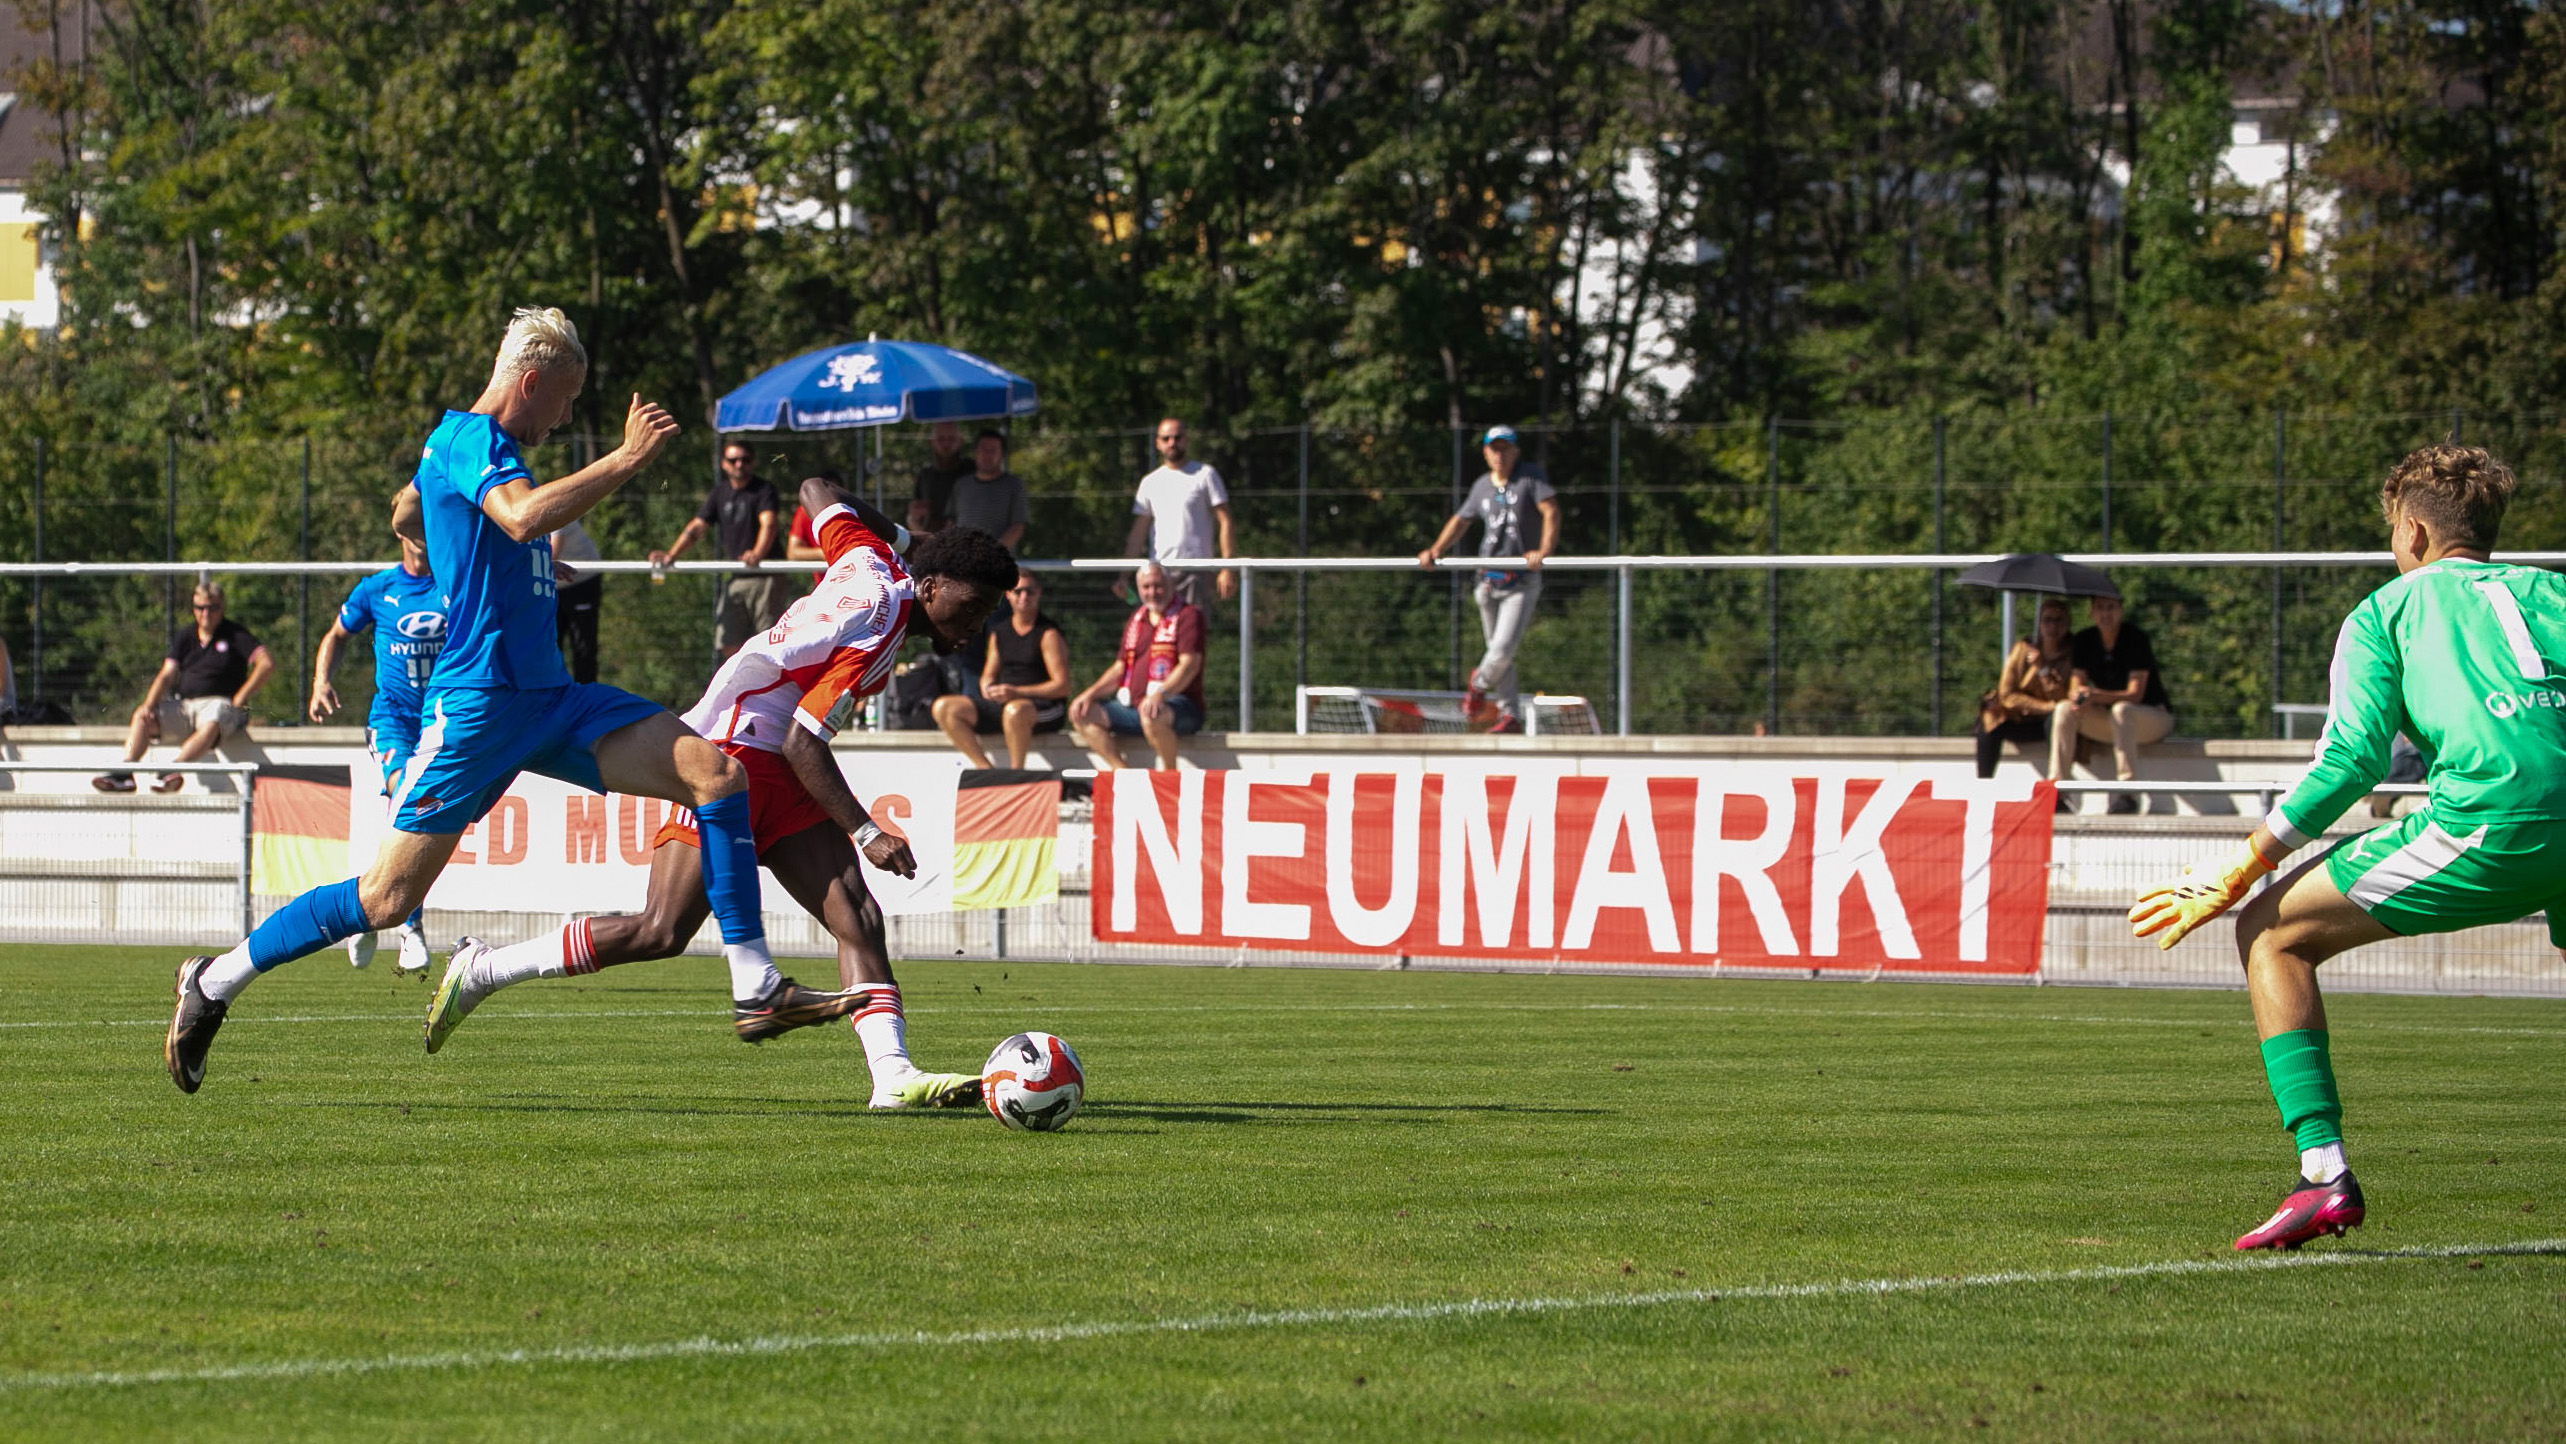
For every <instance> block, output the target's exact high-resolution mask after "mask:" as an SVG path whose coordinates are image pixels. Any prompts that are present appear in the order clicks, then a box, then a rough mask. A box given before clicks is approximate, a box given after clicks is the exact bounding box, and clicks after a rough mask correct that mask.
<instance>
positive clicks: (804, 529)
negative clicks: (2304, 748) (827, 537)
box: [793, 506, 820, 547]
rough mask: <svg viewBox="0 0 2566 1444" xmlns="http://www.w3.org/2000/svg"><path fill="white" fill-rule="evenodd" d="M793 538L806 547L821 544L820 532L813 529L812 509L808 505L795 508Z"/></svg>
mask: <svg viewBox="0 0 2566 1444" xmlns="http://www.w3.org/2000/svg"><path fill="white" fill-rule="evenodd" d="M793 540H794V541H795V542H798V543H800V544H801V545H803V546H806V547H816V546H818V545H819V544H820V538H819V534H818V533H816V532H814V531H812V530H811V509H810V508H809V507H807V506H797V507H795V508H793Z"/></svg>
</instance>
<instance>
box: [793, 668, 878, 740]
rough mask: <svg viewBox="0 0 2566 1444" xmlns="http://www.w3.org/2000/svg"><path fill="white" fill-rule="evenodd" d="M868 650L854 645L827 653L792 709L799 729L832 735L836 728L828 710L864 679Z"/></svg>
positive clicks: (835, 708) (834, 706) (827, 735)
mask: <svg viewBox="0 0 2566 1444" xmlns="http://www.w3.org/2000/svg"><path fill="white" fill-rule="evenodd" d="M870 661H872V656H871V654H870V653H867V652H865V651H864V650H862V649H861V648H857V647H840V648H838V649H837V650H836V651H833V652H831V653H829V659H828V660H827V661H826V662H823V663H821V664H820V674H819V675H818V676H816V677H813V678H812V679H811V681H810V684H809V685H808V686H805V687H804V688H803V689H802V702H801V705H800V706H798V707H796V708H795V709H794V711H793V720H794V721H796V722H799V723H800V724H802V729H803V730H804V731H806V732H810V733H813V734H814V735H817V736H821V737H835V736H836V735H837V729H836V728H835V727H832V726H830V725H829V714H830V713H831V712H834V711H836V710H837V705H838V700H839V699H840V698H842V697H845V696H846V695H847V694H849V693H851V692H853V691H854V690H855V689H856V686H857V684H858V683H860V682H862V681H863V680H864V669H865V665H866V664H867V663H869V662H870Z"/></svg>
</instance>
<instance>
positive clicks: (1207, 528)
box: [1114, 416, 1238, 607]
mask: <svg viewBox="0 0 2566 1444" xmlns="http://www.w3.org/2000/svg"><path fill="white" fill-rule="evenodd" d="M1158 455H1159V459H1160V463H1161V464H1160V466H1159V468H1158V469H1157V470H1156V471H1153V472H1151V473H1150V474H1149V475H1147V476H1144V477H1142V478H1141V479H1140V490H1138V491H1137V492H1135V493H1133V495H1132V531H1131V535H1130V536H1129V537H1127V538H1125V539H1124V541H1123V555H1124V556H1127V557H1136V556H1140V555H1142V554H1143V550H1144V548H1145V549H1146V551H1147V554H1148V555H1149V556H1150V557H1152V558H1154V559H1156V560H1158V561H1162V562H1172V561H1183V560H1188V559H1191V558H1195V557H1211V556H1223V557H1228V556H1236V555H1238V553H1236V552H1235V551H1232V550H1231V549H1230V494H1229V491H1228V490H1227V489H1226V488H1224V487H1223V486H1222V485H1221V474H1220V473H1219V472H1218V471H1215V470H1213V469H1212V465H1211V463H1210V462H1207V461H1188V460H1186V459H1185V423H1184V422H1183V421H1181V420H1178V419H1177V418H1176V417H1173V416H1170V417H1168V418H1167V419H1165V420H1163V421H1161V422H1159V423H1158ZM1134 580H1135V581H1137V580H1138V578H1137V577H1135V578H1134ZM1213 584H1214V587H1215V588H1216V589H1217V590H1218V591H1219V592H1220V594H1221V600H1222V601H1228V600H1229V599H1230V597H1231V596H1232V595H1234V594H1235V593H1236V592H1237V591H1238V581H1237V578H1236V577H1235V576H1233V575H1232V574H1231V573H1229V572H1220V573H1216V574H1215V575H1214V577H1213ZM1170 585H1171V586H1173V587H1174V588H1175V596H1176V598H1177V600H1179V601H1183V602H1187V603H1190V604H1192V605H1194V606H1197V607H1199V606H1201V605H1203V574H1202V573H1201V572H1198V571H1192V570H1187V571H1184V572H1180V573H1177V574H1176V575H1175V576H1174V577H1173V578H1172V579H1171V580H1170ZM1114 595H1115V596H1118V597H1124V598H1128V597H1130V596H1131V593H1130V591H1128V590H1126V589H1125V587H1124V584H1123V583H1121V582H1119V581H1118V582H1116V583H1114Z"/></svg>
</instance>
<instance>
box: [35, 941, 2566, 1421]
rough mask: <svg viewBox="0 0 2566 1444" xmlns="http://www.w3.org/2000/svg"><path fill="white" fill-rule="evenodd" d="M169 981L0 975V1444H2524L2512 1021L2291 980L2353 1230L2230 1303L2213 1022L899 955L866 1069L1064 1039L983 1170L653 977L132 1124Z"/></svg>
mask: <svg viewBox="0 0 2566 1444" xmlns="http://www.w3.org/2000/svg"><path fill="white" fill-rule="evenodd" d="M172 961H173V958H172V957H171V956H170V955H168V954H164V953H157V952H148V953H147V952H138V951H129V950H121V949H81V948H15V949H10V950H8V951H7V952H6V953H5V954H0V1170H5V1173H0V1177H5V1182H6V1188H5V1190H0V1434H6V1435H9V1436H12V1437H78V1438H84V1439H96V1438H120V1437H136V1438H145V1437H148V1438H170V1439H191V1440H194V1439H219V1438H244V1439H297V1438H354V1437H364V1438H368V1439H385V1438H392V1439H399V1438H422V1439H428V1438H433V1439H467V1438H489V1439H522V1438H538V1437H539V1438H589V1437H606V1436H613V1437H617V1438H641V1439H690V1440H691V1439H718V1438H741V1439H752V1438H753V1439H760V1440H769V1439H779V1438H804V1437H808V1438H847V1437H878V1438H883V1439H893V1440H920V1441H924V1440H951V1439H982V1438H987V1439H1008V1440H1021V1439H1026V1438H1043V1439H1109V1440H1151V1439H1204V1438H1249V1439H1268V1438H1270V1439H1303V1438H1312V1437H1337V1436H1359V1437H1371V1438H1383V1439H1440V1438H1466V1439H1491V1438H1534V1439H1552V1438H1571V1439H1598V1438H1860V1437H1882V1438H1886V1437H1901V1438H1909V1437H1917V1436H1920V1435H1922V1436H1931V1435H1959V1436H1964V1437H1981V1436H1980V1435H1979V1433H1978V1431H1979V1429H1980V1428H1981V1427H1984V1428H1987V1429H1989V1430H1992V1431H1994V1432H1995V1433H1996V1434H2000V1435H2004V1436H2007V1437H2020V1438H2061V1439H2086V1438H2141V1437H2144V1438H2183V1437H2190V1438H2237V1437H2257V1438H2308V1439H2323V1440H2325V1441H2328V1444H2340V1441H2343V1440H2348V1439H2350V1440H2358V1439H2384V1438H2409V1437H2412V1438H2423V1437H2431V1438H2440V1439H2447V1438H2468V1437H2478V1438H2490V1439H2491V1438H2519V1437H2529V1436H2533V1435H2542V1436H2545V1435H2552V1434H2554V1432H2555V1431H2556V1429H2557V1428H2558V1421H2559V1420H2560V1419H2561V1418H2566V1364H2562V1363H2561V1358H2566V1355H2561V1352H2560V1345H2559V1339H2560V1337H2561V1334H2566V1253H2561V1252H2559V1251H2558V1250H2561V1249H2566V1245H2543V1244H2542V1241H2544V1240H2549V1239H2552V1238H2556V1237H2558V1236H2561V1235H2566V1220H2561V1219H2560V1218H2558V1217H2557V1213H2558V1211H2559V1210H2561V1209H2566V1190H2561V1188H2560V1186H2559V1185H2560V1184H2561V1182H2566V1138H2561V1130H2560V1129H2559V1127H2558V1119H2559V1118H2560V1117H2561V1116H2566V1069H2561V1068H2560V1067H2559V1066H2558V1059H2559V1057H2560V1043H2561V1041H2566V1005H2561V1004H2558V1003H2554V1002H2517V1001H2504V1000H2471V999H2418V998H2377V997H2351V998H2343V999H2338V1000H2336V1001H2335V1002H2334V1004H2333V1026H2334V1037H2335V1056H2336V1058H2337V1060H2338V1065H2339V1066H2340V1067H2341V1069H2342V1070H2343V1075H2344V1091H2345V1095H2346V1106H2347V1108H2348V1109H2349V1119H2348V1122H2349V1124H2350V1129H2351V1136H2352V1143H2353V1157H2354V1161H2355V1163H2356V1165H2357V1166H2358V1167H2359V1168H2360V1170H2361V1176H2362V1179H2363V1182H2364V1184H2365V1186H2366V1187H2367V1189H2368V1191H2369V1193H2370V1201H2371V1207H2372V1222H2371V1224H2370V1227H2369V1228H2367V1229H2365V1230H2363V1231H2362V1232H2361V1233H2358V1234H2356V1235H2354V1238H2353V1242H2354V1244H2355V1245H2357V1246H2356V1247H2354V1248H2344V1247H2342V1246H2339V1245H2335V1244H2332V1243H2327V1244H2321V1245H2317V1246H2313V1247H2311V1248H2310V1249H2309V1250H2307V1251H2306V1252H2305V1253H2304V1254H2301V1255H2298V1256H2296V1259H2295V1260H2294V1261H2293V1262H2291V1263H2289V1264H2287V1265H2285V1266H2281V1267H2264V1266H2259V1265H2257V1264H2253V1263H2248V1264H2246V1265H2243V1266H2238V1265H2237V1263H2236V1262H2235V1260H2234V1258H2233V1256H2232V1255H2230V1254H2229V1253H2228V1252H2227V1249H2226V1245H2227V1241H2228V1240H2229V1238H2230V1237H2232V1236H2233V1235H2234V1234H2236V1233H2238V1232H2239V1231H2241V1230H2242V1229H2244V1228H2245V1227H2247V1226H2248V1225H2250V1224H2253V1223H2255V1222H2258V1221H2259V1220H2260V1216H2261V1214H2262V1213H2263V1212H2265V1211H2266V1210H2268V1209H2269V1207H2270V1205H2271V1203H2272V1201H2273V1199H2274V1197H2275V1195H2276V1192H2277V1189H2278V1187H2279V1185H2280V1184H2281V1183H2282V1181H2283V1179H2284V1177H2285V1175H2286V1172H2287V1169H2288V1165H2289V1162H2290V1154H2289V1152H2288V1149H2287V1146H2286V1140H2285V1139H2284V1138H2283V1136H2282V1135H2281V1133H2280V1132H2279V1130H2278V1128H2277V1126H2276V1124H2275V1122H2274V1119H2273V1117H2272V1110H2271V1104H2270V1102H2269V1101H2268V1100H2267V1099H2266V1098H2265V1097H2264V1094H2263V1087H2262V1080H2261V1076H2260V1071H2259V1067H2258V1064H2257V1060H2256V1055H2255V1050H2254V1044H2253V1036H2252V1031H2251V1029H2250V1027H2249V1026H2248V1024H2247V1022H2246V1014H2245V1005H2244V1002H2243V1000H2242V999H2240V998H2238V997H2236V996H2233V995H2216V994H2186V993H2156V992H2108V993H2106V992H2093V991H2064V990H2045V991H2032V990H1998V989H1989V988H1959V987H1952V988H1927V987H1914V986H1874V987H1862V986H1844V985H1835V986H1828V985H1798V984H1751V983H1733V982H1730V983H1708V982H1703V981H1699V980H1671V979H1670V980H1663V981H1660V980H1654V979H1621V978H1575V977H1548V978H1544V977H1496V976H1466V975H1451V974H1398V973H1387V974H1385V973H1341V972H1297V971H1282V970H1273V971H1257V970H1244V971H1242V970H1213V969H1199V970H1198V969H1167V968H1140V967H1133V968H1106V967H1066V966H1057V965H1016V966H1012V967H1004V968H1002V967H999V966H994V965H991V966H981V965H963V964H950V963H913V964H909V965H907V966H906V967H904V968H903V970H902V981H903V983H904V984H905V991H906V994H907V1000H908V1005H909V1013H910V1030H911V1042H912V1046H913V1048H914V1050H915V1052H916V1053H917V1055H918V1057H919V1059H920V1061H921V1062H922V1063H924V1064H925V1065H926V1066H929V1067H965V1068H967V1067H971V1066H975V1065H976V1063H977V1062H978V1060H979V1058H980V1057H981V1055H982V1054H983V1053H984V1052H985V1051H986V1050H987V1048H988V1047H989V1046H990V1045H991V1044H993V1043H994V1042H996V1041H997V1039H999V1038H1000V1037H1002V1036H1004V1035H1005V1034H1007V1033H1009V1032H1013V1031H1016V1030H1018V1029H1021V1028H1026V1027H1044V1028H1049V1029H1051V1030H1053V1031H1056V1032H1058V1033H1060V1034H1061V1035H1062V1036H1064V1037H1066V1038H1068V1039H1069V1040H1070V1041H1071V1042H1072V1043H1073V1044H1074V1045H1075V1046H1076V1047H1077V1048H1078V1049H1079V1050H1080V1054H1081V1057H1082V1058H1083V1059H1084V1061H1085V1062H1086V1064H1087V1067H1088V1072H1089V1076H1090V1079H1091V1091H1090V1094H1089V1103H1088V1106H1087V1110H1086V1112H1085V1113H1084V1114H1083V1115H1082V1116H1081V1117H1080V1118H1079V1119H1078V1120H1077V1121H1076V1122H1075V1123H1074V1124H1072V1125H1071V1126H1070V1128H1069V1129H1068V1130H1067V1131H1065V1132H1063V1133H1060V1134H1057V1135H1050V1136H1039V1135H1023V1134H1012V1133H1008V1132H1006V1131H1004V1130H1002V1129H1000V1128H999V1127H998V1126H997V1125H996V1124H995V1123H994V1122H992V1121H991V1120H990V1119H989V1118H988V1117H987V1116H986V1115H985V1114H938V1115H925V1116H908V1115H888V1116H874V1115H871V1114H868V1113H867V1112H866V1111H865V1109H864V1108H863V1106H862V1105H863V1100H864V1097H865V1092H866V1090H865V1087H864V1082H863V1077H862V1072H863V1064H862V1059H861V1056H860V1054H859V1052H858V1050H857V1049H856V1047H855V1046H854V1044H853V1041H852V1040H851V1039H850V1038H848V1037H847V1036H846V1034H845V1033H844V1031H843V1030H842V1029H836V1030H826V1031H820V1030H814V1031H811V1032H806V1033H802V1034H797V1035H794V1036H792V1037H790V1038H787V1039H785V1040H784V1041H782V1042H780V1043H778V1044H775V1045H771V1046H769V1047H766V1048H763V1049H750V1048H746V1047H743V1046H741V1045H739V1044H738V1043H736V1042H733V1041H732V1040H731V1038H730V1036H729V1030H728V1027H727V1021H726V1016H727V1015H726V1011H725V1003H726V999H725V996H724V990H723V987H722V983H721V979H720V970H719V966H718V964H712V963H702V962H680V963H669V964H656V965H643V966H638V967H634V968H630V969H625V970H621V971H618V972H615V973H610V974H608V975H606V976H605V977H602V978H597V979H588V980H582V981H579V982H575V983H548V984H534V985H529V986H526V987H523V988H520V989H518V990H516V991H514V992H512V993H510V994H507V995H505V996H503V997H502V998H500V999H499V1000H497V1001H495V1002H493V1003H491V1004H489V1005H487V1006H485V1007H484V1008H483V1009H482V1011H481V1012H480V1013H479V1014H477V1015H476V1016H474V1017H473V1019H472V1020H471V1021H470V1022H468V1023H466V1024H465V1025H464V1027H463V1029H462V1030H461V1031H460V1032H458V1033H457V1035H456V1036H455V1039H454V1041H453V1042H452V1044H450V1045H449V1047H448V1049H447V1051H446V1052H444V1053H443V1054H441V1055H439V1056H438V1057H436V1058H434V1059H430V1058H428V1057H426V1056H425V1055H424V1054H423V1053H422V1052H421V1050H420V1047H419V1022H418V1015H419V1012H420V1010H421V1009H422V1008H423V1007H424V1005H425V1001H426V990H425V989H424V988H422V987H418V986H415V985H403V984H396V983H394V982H393V981H392V980H391V979H390V978H389V977H388V975H387V974H386V973H385V972H384V971H383V970H382V968H381V966H380V965H378V969H377V970H376V971H374V972H371V973H367V974H352V973H351V972H350V970H349V969H348V968H347V967H346V965H345V964H344V963H342V962H339V961H337V959H336V956H335V955H334V954H325V955H323V956H321V957H318V958H315V959H312V960H309V961H306V962H304V963H301V964H298V965H296V966H294V967H292V968H290V969H288V970H286V971H284V972H281V973H279V974H277V975H275V976H273V977H271V978H269V979H266V980H264V981H263V982H261V983H260V984H259V986H258V987H256V988H255V989H253V990H252V991H251V992H250V993H248V994H247V995H246V996H245V997H244V999H243V1000H242V1003H241V1004H240V1005H239V1006H238V1007H237V1008H236V1009H235V1011H234V1013H233V1016H232V1019H231V1021H230V1023H229V1024H228V1025H227V1026H226V1028H225V1030H224V1033H223V1036H222V1039H221V1041H220V1042H219V1043H218V1044H217V1046H216V1049H215V1052H214V1057H213V1062H212V1066H211V1068H210V1070H209V1073H208V1076H207V1079H206V1084H205V1090H204V1092H202V1093H200V1094H198V1095H197V1096H196V1097H194V1098H186V1097H182V1096H181V1095H179V1094H178V1092H177V1091H176V1090H174V1089H173V1088H171V1087H170V1085H169V1083H168V1080H167V1078H166V1077H165V1076H164V1075H163V1073H162V1071H161V1063H160V1057H159V1046H160V1033H161V1029H162V1027H163V1025H164V1023H165V1020H166V1018H167V1014H168V976H169V968H170V965H171V963H172ZM2506 1245H2510V1246H2513V1247H2514V1248H2515V1249H2517V1250H2520V1251H2514V1252H2503V1251H2499V1250H2500V1248H2501V1247H2502V1246H2506ZM2524 1246H2529V1247H2527V1248H2525V1247H2524ZM2384 1250H2403V1251H2407V1252H2405V1253H2402V1254H2399V1255H2394V1256H2385V1257H2383V1256H2381V1253H2380V1251H2384ZM2436 1251H2437V1252H2436ZM2320 1259H2324V1260H2330V1261H2331V1262H2319V1261H2318V1260H2320ZM1714 1296H1716V1297H1714Z"/></svg>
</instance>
